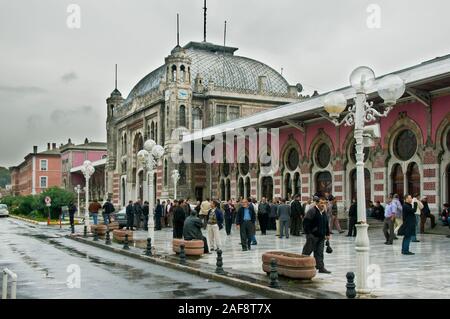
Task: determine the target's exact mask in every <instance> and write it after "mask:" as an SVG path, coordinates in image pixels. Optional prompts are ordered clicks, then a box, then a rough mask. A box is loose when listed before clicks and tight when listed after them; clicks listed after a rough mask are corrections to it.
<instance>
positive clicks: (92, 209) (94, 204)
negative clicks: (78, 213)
mask: <svg viewBox="0 0 450 319" xmlns="http://www.w3.org/2000/svg"><path fill="white" fill-rule="evenodd" d="M100 208H102V205H100V204H99V202H98V201H97V200H96V199H94V202H92V203H91V204H90V205H89V208H88V210H89V213H90V214H91V215H92V218H93V219H94V225H97V224H98V211H99V210H100Z"/></svg>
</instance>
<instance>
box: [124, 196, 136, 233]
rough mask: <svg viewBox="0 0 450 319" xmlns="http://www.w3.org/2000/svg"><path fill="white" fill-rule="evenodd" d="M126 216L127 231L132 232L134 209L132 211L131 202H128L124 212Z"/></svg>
mask: <svg viewBox="0 0 450 319" xmlns="http://www.w3.org/2000/svg"><path fill="white" fill-rule="evenodd" d="M125 212H126V214H127V230H130V228H131V230H133V224H134V209H133V201H131V200H130V201H129V202H128V206H127V208H126V210H125Z"/></svg>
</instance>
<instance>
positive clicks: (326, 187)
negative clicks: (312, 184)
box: [316, 172, 333, 195]
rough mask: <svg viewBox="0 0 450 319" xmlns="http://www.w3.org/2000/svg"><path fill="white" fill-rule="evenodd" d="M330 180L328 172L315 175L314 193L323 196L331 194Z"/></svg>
mask: <svg viewBox="0 0 450 319" xmlns="http://www.w3.org/2000/svg"><path fill="white" fill-rule="evenodd" d="M332 190H333V188H332V179H331V174H330V172H320V173H317V175H316V192H317V193H319V194H321V195H324V194H325V193H330V194H331V193H332Z"/></svg>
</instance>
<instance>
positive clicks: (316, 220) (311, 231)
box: [302, 197, 331, 274]
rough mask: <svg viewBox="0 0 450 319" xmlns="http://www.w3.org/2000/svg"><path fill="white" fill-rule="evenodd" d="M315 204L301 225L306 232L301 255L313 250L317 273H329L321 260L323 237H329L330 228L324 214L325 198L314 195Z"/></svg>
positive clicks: (323, 245)
mask: <svg viewBox="0 0 450 319" xmlns="http://www.w3.org/2000/svg"><path fill="white" fill-rule="evenodd" d="M314 202H315V205H314V206H312V207H311V208H310V209H309V210H308V212H307V213H306V216H305V220H304V221H303V227H304V230H305V234H306V243H305V246H304V247H303V253H302V254H303V255H306V256H309V255H311V253H312V252H314V258H315V259H316V268H317V269H318V270H319V273H323V274H330V273H331V272H330V271H328V270H327V269H326V268H325V264H324V262H323V251H324V248H325V239H326V240H329V239H330V228H329V225H328V218H327V214H326V210H327V202H326V200H325V199H319V198H318V197H314Z"/></svg>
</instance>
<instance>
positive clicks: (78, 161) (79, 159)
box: [72, 151, 85, 167]
mask: <svg viewBox="0 0 450 319" xmlns="http://www.w3.org/2000/svg"><path fill="white" fill-rule="evenodd" d="M84 161H85V152H83V151H74V152H72V167H77V166H81V165H83V163H84Z"/></svg>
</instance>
